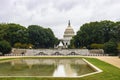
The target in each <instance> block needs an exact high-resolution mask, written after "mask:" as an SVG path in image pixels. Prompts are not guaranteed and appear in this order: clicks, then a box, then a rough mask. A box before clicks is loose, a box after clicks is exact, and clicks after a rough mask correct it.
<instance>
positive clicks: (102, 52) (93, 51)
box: [89, 49, 104, 54]
mask: <svg viewBox="0 0 120 80" xmlns="http://www.w3.org/2000/svg"><path fill="white" fill-rule="evenodd" d="M89 53H90V54H104V50H103V49H92V50H89Z"/></svg>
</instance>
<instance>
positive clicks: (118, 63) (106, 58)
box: [94, 56, 120, 68]
mask: <svg viewBox="0 0 120 80" xmlns="http://www.w3.org/2000/svg"><path fill="white" fill-rule="evenodd" d="M94 58H97V59H100V60H102V61H104V62H107V63H109V64H112V65H114V66H116V67H118V68H120V58H118V57H111V56H104V57H94Z"/></svg>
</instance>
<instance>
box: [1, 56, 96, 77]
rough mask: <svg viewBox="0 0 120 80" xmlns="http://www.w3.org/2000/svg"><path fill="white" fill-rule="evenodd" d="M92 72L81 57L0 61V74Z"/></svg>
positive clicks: (82, 73)
mask: <svg viewBox="0 0 120 80" xmlns="http://www.w3.org/2000/svg"><path fill="white" fill-rule="evenodd" d="M91 72H94V70H93V69H92V68H90V67H89V66H88V64H87V63H86V62H84V61H83V60H82V59H39V58H37V59H13V60H9V61H4V62H3V61H2V62H0V76H18V77H19V76H28V77H29V76H36V77H38V76H44V77H77V76H81V75H84V74H87V73H91Z"/></svg>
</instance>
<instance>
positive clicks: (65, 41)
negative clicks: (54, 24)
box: [58, 20, 75, 48]
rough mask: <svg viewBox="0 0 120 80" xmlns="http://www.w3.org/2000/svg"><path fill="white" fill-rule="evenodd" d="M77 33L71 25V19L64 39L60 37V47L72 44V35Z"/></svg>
mask: <svg viewBox="0 0 120 80" xmlns="http://www.w3.org/2000/svg"><path fill="white" fill-rule="evenodd" d="M74 35H75V32H74V30H73V28H72V26H71V23H70V20H69V22H68V26H67V28H66V29H65V32H64V35H63V39H60V43H59V45H58V47H62V48H68V46H69V45H70V40H71V39H72V37H73V36H74Z"/></svg>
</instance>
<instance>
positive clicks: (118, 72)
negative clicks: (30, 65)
mask: <svg viewBox="0 0 120 80" xmlns="http://www.w3.org/2000/svg"><path fill="white" fill-rule="evenodd" d="M85 59H86V60H88V61H89V62H91V63H92V64H94V65H95V66H97V67H98V68H100V69H102V70H103V72H102V73H98V74H94V75H90V76H86V77H82V78H35V77H33V78H25V77H23V78H18V77H11V78H0V80H120V68H117V67H115V66H113V65H111V64H108V63H106V62H103V61H100V60H98V59H95V58H85Z"/></svg>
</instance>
